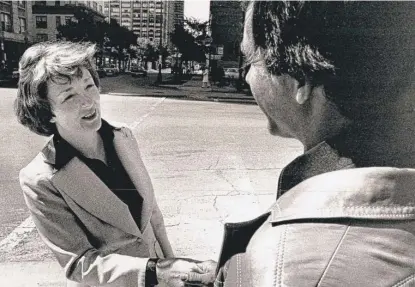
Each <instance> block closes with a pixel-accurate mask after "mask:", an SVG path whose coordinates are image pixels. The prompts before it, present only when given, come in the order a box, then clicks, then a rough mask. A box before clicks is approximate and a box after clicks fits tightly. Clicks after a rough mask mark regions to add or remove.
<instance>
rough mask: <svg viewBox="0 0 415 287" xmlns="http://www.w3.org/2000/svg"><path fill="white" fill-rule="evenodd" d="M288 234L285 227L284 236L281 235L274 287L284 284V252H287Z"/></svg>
mask: <svg viewBox="0 0 415 287" xmlns="http://www.w3.org/2000/svg"><path fill="white" fill-rule="evenodd" d="M286 234H287V226H284V228H283V231H282V234H281V235H280V239H281V241H280V242H281V244H280V246H279V248H278V250H277V258H278V259H277V262H276V263H277V266H276V267H277V270H276V274H275V284H274V286H281V284H282V271H283V269H284V251H285V239H286Z"/></svg>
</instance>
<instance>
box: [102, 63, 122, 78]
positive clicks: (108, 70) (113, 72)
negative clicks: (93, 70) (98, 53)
mask: <svg viewBox="0 0 415 287" xmlns="http://www.w3.org/2000/svg"><path fill="white" fill-rule="evenodd" d="M103 69H104V72H105V76H117V75H118V74H119V73H120V71H119V70H118V68H117V67H115V65H111V66H109V67H104V68H103Z"/></svg>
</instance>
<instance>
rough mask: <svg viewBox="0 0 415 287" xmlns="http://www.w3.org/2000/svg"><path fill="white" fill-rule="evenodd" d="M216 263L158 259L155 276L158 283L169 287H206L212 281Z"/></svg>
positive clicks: (184, 259)
mask: <svg viewBox="0 0 415 287" xmlns="http://www.w3.org/2000/svg"><path fill="white" fill-rule="evenodd" d="M215 269H216V262H214V261H212V260H210V261H205V262H201V261H197V260H193V259H188V258H168V259H160V260H159V261H158V262H157V266H156V274H157V280H158V281H159V283H164V284H166V285H167V286H169V287H184V286H207V285H209V284H211V283H213V281H214V275H215Z"/></svg>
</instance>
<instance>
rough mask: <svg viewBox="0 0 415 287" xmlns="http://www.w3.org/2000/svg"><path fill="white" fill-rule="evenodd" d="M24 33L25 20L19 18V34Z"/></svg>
mask: <svg viewBox="0 0 415 287" xmlns="http://www.w3.org/2000/svg"><path fill="white" fill-rule="evenodd" d="M24 32H26V18H19V33H20V34H23V33H24Z"/></svg>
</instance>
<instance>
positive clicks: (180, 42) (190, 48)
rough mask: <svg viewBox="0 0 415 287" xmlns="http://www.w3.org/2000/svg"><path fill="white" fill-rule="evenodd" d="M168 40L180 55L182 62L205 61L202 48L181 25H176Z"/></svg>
mask: <svg viewBox="0 0 415 287" xmlns="http://www.w3.org/2000/svg"><path fill="white" fill-rule="evenodd" d="M170 40H171V42H172V44H173V45H175V46H176V47H177V49H178V51H179V52H180V53H181V54H182V56H181V62H182V61H198V62H204V61H206V56H205V53H204V48H203V46H201V45H200V44H199V43H197V42H196V37H194V36H193V35H192V33H191V32H189V31H188V30H186V29H185V27H184V26H183V25H176V26H175V27H174V30H173V32H172V33H171V34H170Z"/></svg>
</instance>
